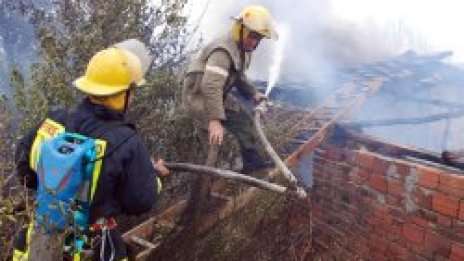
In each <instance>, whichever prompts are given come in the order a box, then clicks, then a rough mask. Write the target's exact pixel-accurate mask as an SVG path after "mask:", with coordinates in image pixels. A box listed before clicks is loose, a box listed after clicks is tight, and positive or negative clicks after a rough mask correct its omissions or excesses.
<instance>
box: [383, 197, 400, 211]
mask: <svg viewBox="0 0 464 261" xmlns="http://www.w3.org/2000/svg"><path fill="white" fill-rule="evenodd" d="M385 199H386V200H387V204H388V205H390V206H394V207H397V208H401V207H402V206H403V202H402V201H401V198H399V197H394V196H390V195H386V196H385Z"/></svg>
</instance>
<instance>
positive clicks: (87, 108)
mask: <svg viewBox="0 0 464 261" xmlns="http://www.w3.org/2000/svg"><path fill="white" fill-rule="evenodd" d="M49 119H51V120H53V121H56V122H58V123H60V124H62V125H64V126H65V127H66V130H67V131H69V129H68V126H67V125H72V126H74V127H73V128H75V132H77V133H80V134H83V135H86V136H89V137H93V138H101V139H104V140H106V141H107V148H106V152H105V153H106V154H105V157H104V158H103V166H102V170H101V174H100V178H99V180H98V183H97V187H96V191H95V195H94V197H93V200H92V202H91V206H90V220H89V221H90V223H91V224H92V223H93V222H95V221H96V220H97V219H98V218H100V217H115V216H117V215H118V214H121V213H124V214H129V215H133V214H141V213H144V212H148V211H149V210H150V209H151V208H152V206H153V205H154V204H155V202H156V198H157V189H158V188H157V186H158V185H157V182H156V177H157V174H156V171H155V169H154V167H153V165H152V163H151V160H150V154H149V152H148V151H147V149H146V147H145V146H144V143H143V141H142V138H141V137H140V136H139V135H138V134H137V132H136V130H135V128H134V127H133V125H130V124H123V122H124V116H123V114H121V113H117V112H115V111H112V110H109V109H107V108H106V107H104V106H101V105H96V104H93V103H91V102H90V100H88V99H85V100H84V101H83V102H82V103H81V104H80V105H79V106H78V108H77V110H76V112H75V113H68V112H66V111H57V112H54V113H51V114H50V115H49ZM39 126H40V124H39V125H38V127H37V128H34V129H32V130H31V131H30V132H29V133H28V134H27V135H26V136H25V137H24V138H23V139H22V140H21V141H20V143H19V145H18V147H17V151H16V161H17V174H18V175H19V177H20V179H21V180H22V181H25V183H26V185H27V187H29V188H37V175H36V173H35V172H34V171H33V170H32V169H31V168H30V166H29V154H30V151H31V146H32V143H33V140H34V139H35V136H36V133H37V129H38V128H39ZM102 128H103V130H102ZM101 132H103V134H101ZM95 133H100V135H99V136H100V137H95ZM118 145H119V146H118ZM116 146H117V148H115V147H116Z"/></svg>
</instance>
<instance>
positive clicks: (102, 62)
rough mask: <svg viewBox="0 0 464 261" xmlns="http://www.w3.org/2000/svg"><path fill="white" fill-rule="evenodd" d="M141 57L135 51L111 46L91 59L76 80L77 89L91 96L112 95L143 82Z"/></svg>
mask: <svg viewBox="0 0 464 261" xmlns="http://www.w3.org/2000/svg"><path fill="white" fill-rule="evenodd" d="M144 82H145V80H144V79H143V73H142V66H141V61H140V59H139V58H138V57H137V56H136V55H135V54H133V53H131V52H129V51H127V50H124V49H120V48H116V47H111V48H108V49H105V50H102V51H100V52H98V53H97V54H95V55H94V56H93V57H92V59H90V62H89V64H88V65H87V69H86V71H85V74H84V76H82V77H79V78H78V79H77V80H75V81H74V85H75V86H76V88H77V89H79V90H80V91H82V92H83V93H86V94H88V95H91V96H100V97H104V96H112V95H115V94H118V93H121V92H123V91H126V90H127V89H129V88H130V86H131V84H136V85H140V84H143V83H144Z"/></svg>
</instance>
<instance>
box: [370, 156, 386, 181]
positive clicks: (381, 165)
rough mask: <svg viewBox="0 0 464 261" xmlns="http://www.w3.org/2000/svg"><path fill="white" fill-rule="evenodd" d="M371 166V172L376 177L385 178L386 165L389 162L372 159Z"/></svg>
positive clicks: (379, 158)
mask: <svg viewBox="0 0 464 261" xmlns="http://www.w3.org/2000/svg"><path fill="white" fill-rule="evenodd" d="M373 161H374V163H373V164H372V172H373V173H375V174H377V175H382V176H385V175H386V174H387V169H388V165H389V164H390V162H389V161H388V160H386V159H384V158H381V157H374V159H373Z"/></svg>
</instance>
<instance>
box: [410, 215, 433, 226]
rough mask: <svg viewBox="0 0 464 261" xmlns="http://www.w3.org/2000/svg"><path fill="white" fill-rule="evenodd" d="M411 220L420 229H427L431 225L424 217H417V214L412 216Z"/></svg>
mask: <svg viewBox="0 0 464 261" xmlns="http://www.w3.org/2000/svg"><path fill="white" fill-rule="evenodd" d="M409 220H410V221H411V222H412V223H414V224H416V225H418V226H420V227H424V228H426V227H427V226H428V225H429V222H428V221H427V220H426V219H424V218H423V217H421V216H419V215H416V214H411V215H410V216H409Z"/></svg>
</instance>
